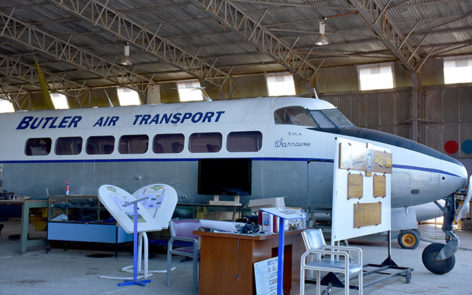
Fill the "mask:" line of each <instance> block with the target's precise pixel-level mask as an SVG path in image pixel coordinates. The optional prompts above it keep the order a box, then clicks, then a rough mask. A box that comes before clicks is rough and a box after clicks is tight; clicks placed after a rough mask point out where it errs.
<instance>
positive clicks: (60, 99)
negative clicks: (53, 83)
mask: <svg viewBox="0 0 472 295" xmlns="http://www.w3.org/2000/svg"><path fill="white" fill-rule="evenodd" d="M50 95H51V100H52V104H53V105H54V108H55V109H56V110H64V109H68V108H69V102H68V101H67V96H65V95H64V94H62V93H50Z"/></svg>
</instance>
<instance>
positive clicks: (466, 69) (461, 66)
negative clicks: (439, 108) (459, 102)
mask: <svg viewBox="0 0 472 295" xmlns="http://www.w3.org/2000/svg"><path fill="white" fill-rule="evenodd" d="M443 67H444V84H455V83H469V82H472V56H470V55H469V56H454V57H446V58H444V66H443Z"/></svg>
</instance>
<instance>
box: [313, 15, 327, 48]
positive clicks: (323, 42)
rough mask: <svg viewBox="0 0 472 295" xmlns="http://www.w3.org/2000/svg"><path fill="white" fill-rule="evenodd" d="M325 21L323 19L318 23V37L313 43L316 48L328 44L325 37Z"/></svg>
mask: <svg viewBox="0 0 472 295" xmlns="http://www.w3.org/2000/svg"><path fill="white" fill-rule="evenodd" d="M326 20H327V18H326V17H325V18H324V19H323V20H322V21H320V34H319V35H318V37H317V38H316V41H315V44H316V45H318V46H323V45H328V44H329V40H328V37H326V34H325V28H326Z"/></svg>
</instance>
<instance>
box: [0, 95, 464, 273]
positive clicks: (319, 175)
mask: <svg viewBox="0 0 472 295" xmlns="http://www.w3.org/2000/svg"><path fill="white" fill-rule="evenodd" d="M0 126H2V128H1V130H0V136H1V138H3V139H4V140H2V144H1V146H0V163H1V165H3V187H4V189H6V190H8V191H13V192H15V193H17V194H21V195H31V196H33V197H34V198H45V197H47V196H48V195H54V194H64V181H69V182H70V183H71V193H72V194H95V193H96V192H97V189H98V187H99V186H100V185H101V184H104V183H112V184H114V185H117V186H120V187H122V188H123V189H125V190H127V191H133V190H136V189H137V188H139V187H142V186H144V185H146V184H149V183H155V182H159V183H167V184H169V185H171V186H172V187H174V188H175V189H176V190H177V192H178V195H179V203H203V202H207V201H208V199H209V197H210V196H211V195H224V194H228V195H240V196H242V200H243V202H244V201H247V200H249V199H250V198H267V197H278V196H287V198H286V199H285V201H286V204H287V205H288V206H298V207H303V208H305V209H307V210H323V209H324V210H330V208H331V204H332V186H333V184H332V179H333V162H334V161H333V158H334V154H333V153H334V152H333V151H334V150H335V148H334V144H335V140H334V138H335V137H344V138H348V139H352V140H356V141H361V142H370V143H372V144H374V145H377V146H380V147H387V148H389V149H390V150H391V151H392V153H393V174H392V204H391V205H392V208H397V209H398V211H399V212H400V213H398V214H400V216H402V215H401V214H402V213H401V212H403V211H405V210H404V208H405V207H408V206H414V205H419V204H425V203H430V202H433V201H436V200H440V199H443V198H446V197H448V196H451V194H453V193H454V192H455V191H456V190H458V189H460V188H462V187H464V185H465V183H466V180H467V171H466V169H465V167H464V166H463V165H462V164H461V163H460V162H459V161H457V160H455V159H453V158H451V157H449V156H447V155H444V154H442V153H440V152H438V151H436V150H433V149H431V148H429V147H426V146H424V145H421V144H419V143H416V142H414V141H411V140H408V139H405V138H402V137H399V136H395V135H391V134H387V133H383V132H379V131H374V130H369V129H365V128H359V127H356V126H354V125H353V124H352V123H351V122H350V121H349V120H348V119H346V117H345V116H344V115H343V114H342V113H341V112H340V111H339V110H338V109H337V108H335V107H334V106H333V105H332V104H331V103H329V102H327V101H324V100H321V99H311V98H300V97H278V98H255V99H238V100H227V101H213V102H194V103H179V104H160V105H143V106H130V107H115V108H93V109H70V110H60V111H59V110H58V111H34V112H17V113H13V114H2V115H0ZM445 207H446V209H447V208H448V206H445ZM449 207H451V206H449ZM445 211H448V210H445ZM449 211H451V210H449ZM449 215H451V213H449ZM400 218H401V217H400ZM449 219H450V218H449ZM415 221H416V218H415ZM446 234H447V235H448V236H449V237H450V241H449V243H448V244H447V246H446V247H444V245H442V244H436V245H440V246H434V247H432V248H430V249H429V250H428V247H429V246H428V247H427V249H426V250H425V252H426V253H427V255H426V258H425V259H426V261H424V263H425V265H426V266H427V268H428V269H429V270H431V271H433V272H436V273H445V272H448V271H450V270H451V269H452V268H453V266H454V253H455V251H456V250H457V240H458V239H457V237H456V236H455V235H454V233H453V232H452V226H449V227H447V228H446ZM452 242H454V243H452ZM432 245H435V244H432ZM432 245H430V246H432ZM423 257H425V254H423ZM425 259H424V260H425Z"/></svg>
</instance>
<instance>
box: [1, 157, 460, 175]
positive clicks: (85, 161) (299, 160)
mask: <svg viewBox="0 0 472 295" xmlns="http://www.w3.org/2000/svg"><path fill="white" fill-rule="evenodd" d="M201 159H203V158H172V159H156V158H148V159H94V160H92V159H90V160H31V161H0V163H4V164H31V163H93V162H196V161H198V160H201ZM251 159H252V160H253V161H296V162H320V163H334V160H333V159H322V158H275V157H272V158H271V157H260V158H251ZM392 166H393V168H397V169H406V170H417V171H424V172H431V173H442V174H446V175H451V176H457V177H460V176H459V175H456V174H453V173H450V172H447V171H443V170H439V169H433V168H426V167H418V166H409V165H398V164H393V165H392Z"/></svg>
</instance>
